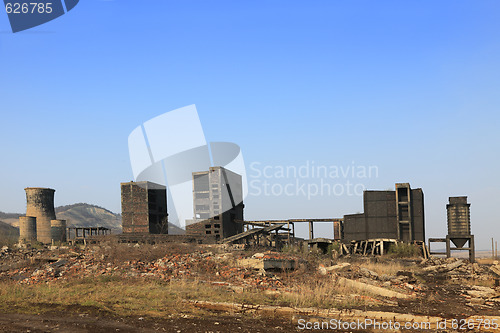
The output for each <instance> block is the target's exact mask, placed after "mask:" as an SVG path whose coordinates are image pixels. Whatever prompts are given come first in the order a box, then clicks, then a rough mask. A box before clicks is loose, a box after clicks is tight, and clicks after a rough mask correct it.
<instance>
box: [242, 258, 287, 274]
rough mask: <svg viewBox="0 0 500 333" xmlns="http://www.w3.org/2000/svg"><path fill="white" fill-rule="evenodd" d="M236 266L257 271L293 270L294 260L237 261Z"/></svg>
mask: <svg viewBox="0 0 500 333" xmlns="http://www.w3.org/2000/svg"><path fill="white" fill-rule="evenodd" d="M237 262H238V266H241V267H245V268H252V269H258V270H265V271H267V270H281V271H285V270H294V269H295V267H296V264H295V260H290V259H272V258H260V259H259V258H248V259H239V260H238V261H237Z"/></svg>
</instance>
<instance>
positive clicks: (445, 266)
mask: <svg viewBox="0 0 500 333" xmlns="http://www.w3.org/2000/svg"><path fill="white" fill-rule="evenodd" d="M463 264H464V262H463V261H462V260H456V261H453V262H452V263H449V264H443V265H436V266H429V267H425V268H424V269H423V271H424V272H436V273H446V272H449V271H452V270H454V269H456V268H458V267H460V266H462V265H463Z"/></svg>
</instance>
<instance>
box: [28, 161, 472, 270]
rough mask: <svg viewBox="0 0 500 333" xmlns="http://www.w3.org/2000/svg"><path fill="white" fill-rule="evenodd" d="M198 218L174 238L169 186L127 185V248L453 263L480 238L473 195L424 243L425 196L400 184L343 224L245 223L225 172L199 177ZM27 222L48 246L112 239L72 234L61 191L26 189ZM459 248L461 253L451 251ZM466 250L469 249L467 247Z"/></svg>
mask: <svg viewBox="0 0 500 333" xmlns="http://www.w3.org/2000/svg"><path fill="white" fill-rule="evenodd" d="M192 185H193V219H191V220H187V221H186V231H185V234H184V235H169V234H168V213H167V193H166V187H165V186H163V185H159V184H155V183H152V182H148V181H141V182H127V183H121V184H120V188H121V205H122V234H121V235H117V237H118V239H119V240H120V241H124V242H136V241H141V242H142V241H147V242H195V243H198V244H201V243H205V244H213V243H217V242H219V243H224V244H246V245H259V246H262V245H263V246H270V247H275V248H277V249H279V248H281V247H282V246H284V245H287V244H288V245H294V244H295V245H300V246H307V247H310V248H318V249H321V250H323V251H326V250H327V248H328V246H330V245H331V244H334V243H338V244H339V246H340V249H339V251H340V254H344V255H346V254H347V255H348V254H361V255H370V254H371V255H382V254H384V253H386V252H387V251H388V250H389V249H390V248H391V246H393V245H395V244H398V243H408V244H415V245H416V246H418V247H419V248H420V251H421V255H422V256H423V257H424V258H428V257H429V256H430V255H431V254H433V255H445V256H446V257H451V252H452V251H469V259H470V261H471V262H472V261H474V258H475V249H474V247H475V245H474V235H472V234H471V228H470V204H469V203H467V197H450V199H449V200H450V201H449V204H448V205H447V206H446V209H447V216H448V221H447V223H448V235H447V236H446V237H444V238H429V240H428V241H429V242H428V244H427V245H426V244H425V218H424V194H423V190H422V189H421V188H416V189H413V188H411V186H410V184H409V183H396V185H395V190H385V191H377V190H366V191H364V193H363V207H364V211H363V213H357V214H348V215H344V217H343V218H338V217H332V218H322V219H317V218H316V219H314V218H310V219H309V218H301V219H286V220H263V221H248V220H247V221H245V219H244V214H243V211H244V207H245V205H244V203H243V189H242V188H243V187H242V178H241V176H240V175H238V174H236V173H234V172H232V171H230V170H227V169H225V168H223V167H211V168H210V169H209V170H207V171H198V172H193V173H192ZM25 190H26V198H27V211H26V216H21V217H20V218H19V224H20V239H21V240H23V241H25V242H26V241H34V240H37V241H39V242H41V243H45V244H49V243H52V242H64V241H66V240H67V239H68V237H67V235H70V237H71V240H73V241H75V240H76V241H78V240H84V241H85V240H92V239H95V238H96V237H102V236H105V235H107V234H109V232H110V230H109V229H108V228H104V227H99V226H97V227H82V226H79V227H73V228H67V226H66V221H65V220H57V219H56V216H55V210H54V193H55V190H53V189H49V188H26V189H25ZM301 223H307V225H308V228H309V233H308V238H307V239H302V238H299V237H297V235H296V233H295V228H296V224H301ZM317 223H328V224H331V226H332V230H333V238H332V239H327V238H317V237H315V234H314V225H315V224H317ZM436 242H440V243H445V245H446V252H444V253H443V252H433V251H431V250H430V248H431V244H432V243H436ZM452 244H453V245H455V247H453V246H452ZM466 244H467V246H466Z"/></svg>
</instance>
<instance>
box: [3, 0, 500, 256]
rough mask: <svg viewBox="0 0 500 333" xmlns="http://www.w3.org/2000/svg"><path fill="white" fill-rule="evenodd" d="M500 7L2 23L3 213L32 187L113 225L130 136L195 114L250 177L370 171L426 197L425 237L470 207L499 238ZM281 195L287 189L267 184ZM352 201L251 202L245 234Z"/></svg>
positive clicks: (121, 5)
mask: <svg viewBox="0 0 500 333" xmlns="http://www.w3.org/2000/svg"><path fill="white" fill-rule="evenodd" d="M499 15H500V2H498V1H496V0H492V1H439V2H436V1H290V0H287V1H277V0H276V1H167V0H165V1H155V0H151V1H143V2H137V1H127V0H121V1H98V0H83V1H80V3H79V4H78V5H77V6H76V7H75V8H74V9H73V10H72V11H70V12H69V13H67V14H65V15H63V16H62V17H60V18H58V19H56V20H54V21H51V22H49V23H47V24H44V25H42V26H39V27H36V28H34V29H31V30H28V31H25V32H20V33H16V34H13V33H11V32H10V26H9V23H8V19H7V15H6V13H5V12H0V60H1V64H2V65H1V67H0V112H1V115H2V121H1V124H2V126H1V130H0V140H1V145H0V156H1V162H0V170H1V171H2V176H3V177H2V178H3V181H2V186H0V210H1V211H9V212H23V211H24V209H25V195H24V190H23V188H24V187H27V186H48V187H52V188H55V189H56V190H57V192H56V204H57V205H63V204H70V203H75V202H88V203H93V204H98V205H100V206H104V207H106V208H108V209H111V210H113V211H115V212H119V211H120V194H119V183H120V182H123V181H129V180H131V179H132V171H131V168H130V164H129V159H128V148H127V137H128V135H129V133H130V132H131V131H132V130H133V129H134V128H135V127H137V126H138V125H140V124H142V123H143V122H144V121H146V120H149V119H151V118H153V117H155V116H157V115H159V114H162V113H164V112H167V111H169V110H173V109H176V108H179V107H182V106H186V105H190V104H196V106H197V108H198V112H199V115H200V118H201V121H202V124H203V127H204V130H205V135H206V138H207V140H208V141H229V142H234V143H237V144H238V145H240V147H241V149H242V151H243V156H244V158H245V162H246V164H247V167H249V166H250V164H251V163H252V162H259V163H261V165H263V166H264V165H269V166H277V165H284V166H290V165H291V166H300V165H303V164H305V163H306V162H307V161H314V162H315V164H316V165H327V166H331V165H337V166H348V165H352V163H353V161H354V163H355V165H360V166H367V165H376V166H377V167H378V170H379V174H378V177H374V178H371V179H365V180H363V184H364V185H365V186H366V187H367V188H370V189H389V188H393V187H394V183H395V182H410V183H411V185H412V186H413V187H422V188H423V190H424V193H425V199H426V201H425V204H426V219H427V236H428V237H440V236H444V235H445V234H446V211H445V206H446V203H447V199H448V197H449V196H456V195H467V196H469V202H470V203H471V204H472V206H471V214H472V230H473V233H475V234H476V237H477V239H478V240H479V242H478V243H479V244H478V248H486V249H488V248H489V246H490V245H489V244H490V243H489V242H490V241H489V239H490V237H495V238H497V239H499V240H500V227H499V226H500V218H499V217H498V213H497V207H499V206H500V196H499V195H498V189H499V188H500V177H499V176H498V170H499V162H500V157H499V148H500V131H499V130H498V128H499V125H500V112H499V111H500V110H499V109H500V93H499V91H500V20H499V19H498V18H499ZM274 181H275V182H276V183H279V182H287V181H290V179H285V180H283V179H282V180H279V179H275V180H274ZM357 211H362V198H361V197H359V196H336V197H332V196H317V197H315V198H312V199H311V200H307V199H304V197H301V196H292V197H286V196H276V197H273V196H271V197H266V196H250V197H249V198H248V199H247V202H246V210H245V215H246V218H248V219H263V218H292V217H326V216H328V217H329V216H342V215H343V214H347V213H355V212H357Z"/></svg>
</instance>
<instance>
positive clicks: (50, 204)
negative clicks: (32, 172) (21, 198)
mask: <svg viewBox="0 0 500 333" xmlns="http://www.w3.org/2000/svg"><path fill="white" fill-rule="evenodd" d="M24 190H25V191H26V216H33V217H36V233H37V240H38V241H39V242H41V243H45V244H48V243H50V242H51V225H50V221H51V220H55V219H56V212H55V209H54V193H55V191H56V190H53V189H51V188H41V187H28V188H25V189H24Z"/></svg>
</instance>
